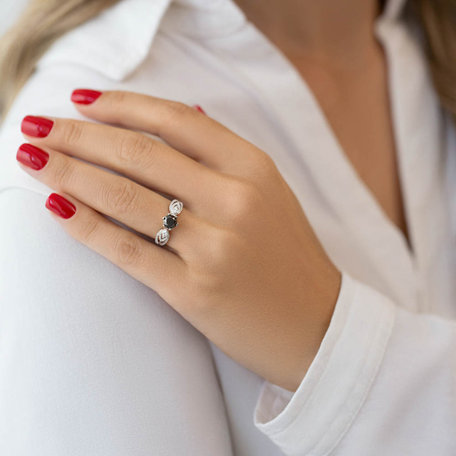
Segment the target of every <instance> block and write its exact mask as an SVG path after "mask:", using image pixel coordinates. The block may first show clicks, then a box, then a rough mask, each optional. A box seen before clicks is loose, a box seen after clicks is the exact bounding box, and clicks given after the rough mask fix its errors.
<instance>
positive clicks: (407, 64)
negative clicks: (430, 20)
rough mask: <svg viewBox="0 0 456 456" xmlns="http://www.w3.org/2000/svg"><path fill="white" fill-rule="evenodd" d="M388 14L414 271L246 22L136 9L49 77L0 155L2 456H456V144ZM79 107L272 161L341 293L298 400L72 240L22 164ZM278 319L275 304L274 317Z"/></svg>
mask: <svg viewBox="0 0 456 456" xmlns="http://www.w3.org/2000/svg"><path fill="white" fill-rule="evenodd" d="M403 3H404V2H403V1H402V0H389V1H388V4H387V8H386V10H385V12H384V13H383V14H382V16H381V17H379V18H378V19H377V22H376V33H377V36H378V38H379V40H380V42H381V43H382V45H383V46H384V48H385V51H386V56H387V64H388V70H389V73H388V74H389V87H390V94H391V110H392V120H393V126H394V134H395V139H396V145H397V151H398V163H399V173H400V180H401V185H402V189H403V194H404V203H405V212H406V217H407V222H408V227H409V230H410V236H411V242H412V246H413V251H411V250H410V249H409V248H408V246H407V242H406V240H405V238H404V236H403V234H402V232H401V231H400V230H399V229H398V228H397V227H396V226H395V225H394V224H393V223H392V222H391V221H390V220H389V219H388V218H387V217H386V215H385V213H384V211H383V210H382V208H381V207H380V206H379V204H378V203H377V201H376V200H375V198H374V196H373V194H372V193H371V192H370V191H369V189H368V187H367V186H366V185H365V184H364V183H363V182H362V181H361V180H360V178H359V177H358V175H357V173H356V172H355V170H354V168H353V166H352V165H351V164H350V162H349V160H348V159H347V158H346V156H345V155H344V153H343V151H342V149H341V147H340V144H339V143H338V142H337V139H336V137H335V135H334V133H333V132H332V131H331V129H330V127H329V124H328V122H327V121H326V119H325V117H324V115H323V113H322V110H321V109H320V107H319V105H318V103H317V101H316V99H315V98H314V96H313V94H312V92H311V91H310V89H309V87H308V86H307V85H306V83H305V81H304V80H303V78H302V77H301V76H300V75H299V73H298V72H297V70H296V69H295V68H294V67H293V66H292V65H291V63H290V62H289V61H288V60H287V59H286V58H285V56H284V55H283V54H282V53H281V51H280V50H279V49H277V48H276V47H275V46H274V45H273V44H272V43H271V42H270V41H269V40H268V39H267V38H266V37H265V36H264V35H263V34H262V33H261V32H260V31H259V30H258V29H256V28H255V27H254V26H253V24H252V23H250V22H249V21H248V20H247V19H246V17H245V15H244V14H243V12H242V11H241V10H240V9H239V8H238V7H237V6H236V4H235V3H234V2H233V1H232V0H210V1H209V0H174V1H171V0H154V1H152V0H123V1H121V2H120V3H119V4H117V5H116V6H114V7H112V8H110V9H109V10H107V11H105V12H104V13H103V14H102V15H100V16H99V17H97V18H95V19H93V20H91V21H89V22H87V23H85V24H84V25H82V26H80V27H78V28H77V29H75V30H74V31H71V32H70V33H68V34H67V35H66V36H65V37H63V38H61V39H60V40H59V41H58V42H57V43H55V44H54V45H53V46H52V48H51V49H50V50H49V51H48V52H47V53H46V54H45V56H44V57H43V58H42V59H41V60H40V62H39V66H38V70H37V71H36V72H35V74H34V75H33V76H32V77H31V78H30V80H29V81H28V83H27V84H26V86H25V87H24V88H23V90H22V91H21V93H20V94H19V96H18V98H17V99H16V101H15V104H14V106H13V107H12V109H11V111H10V112H9V114H8V116H7V119H6V120H5V122H4V124H3V126H2V130H1V133H0V144H1V149H0V157H1V159H2V166H1V167H0V211H1V213H2V214H4V215H3V216H2V218H1V221H0V254H1V261H0V454H2V455H5V456H10V455H11V456H29V455H33V456H41V455H43V456H44V455H46V456H54V455H55V456H57V455H59V456H60V455H63V454H65V455H68V456H73V455H87V456H90V455H97V456H98V455H100V456H101V455H103V456H108V455H109V456H113V455H115V456H117V455H118V456H120V455H122V456H125V455H127V454H128V455H129V456H146V455H152V454H153V455H183V454H185V455H217V456H224V455H236V456H247V455H248V456H255V455H259V456H274V455H281V454H287V455H312V456H323V455H329V454H331V455H337V456H357V455H378V456H385V455H388V456H395V455H412V454H413V455H414V456H417V455H430V454H432V455H439V456H440V455H454V454H456V433H455V429H456V356H455V353H454V352H455V349H456V320H455V319H456V286H455V284H456V281H455V280H454V279H455V277H456V249H455V247H456V245H455V235H456V207H455V203H454V197H453V195H454V194H455V190H456V135H455V129H454V127H453V125H452V124H451V123H450V122H449V118H448V116H447V115H446V114H445V113H443V112H442V110H441V109H440V107H439V104H438V99H437V97H436V94H435V91H434V89H433V86H432V84H431V80H430V76H429V72H428V68H427V65H426V61H425V58H424V55H423V51H422V49H421V46H420V44H419V41H418V39H417V38H416V37H415V34H414V33H413V31H412V29H411V28H410V27H409V26H408V25H406V22H405V21H404V20H403V19H402V16H401V12H402V11H403V7H404V5H403ZM77 87H89V88H94V89H100V90H107V89H125V90H134V91H137V92H142V93H146V94H152V95H155V96H160V97H163V98H169V99H175V100H179V101H182V102H185V103H188V104H195V103H198V104H200V105H201V106H202V107H203V108H204V110H205V111H206V112H207V114H208V115H210V116H212V117H214V118H216V119H217V120H219V121H220V122H222V123H223V124H225V125H226V126H227V127H229V128H231V129H232V130H233V131H235V132H236V133H237V134H239V135H240V136H242V137H244V138H246V139H248V140H249V141H251V142H253V143H255V144H256V145H257V146H259V147H260V148H262V149H263V150H264V151H266V152H267V153H269V154H270V155H271V156H272V157H273V159H274V161H275V162H276V164H277V166H278V168H279V170H280V171H281V173H282V174H283V176H284V177H285V179H286V180H287V182H288V183H289V185H290V187H291V188H292V190H293V191H294V192H295V194H296V195H297V197H298V199H299V201H300V202H301V204H302V206H303V208H304V210H305V212H306V214H307V216H308V218H309V220H310V223H311V224H312V226H313V228H314V229H315V232H316V234H317V236H318V237H319V239H320V241H321V242H322V244H323V246H324V248H325V249H326V251H327V252H328V254H329V256H330V258H331V259H332V261H333V262H334V263H335V264H336V266H337V267H338V268H339V269H340V270H341V271H343V282H342V288H341V292H340V295H339V297H338V300H337V304H336V308H335V312H334V315H333V318H332V320H331V324H330V327H329V329H328V331H327V333H326V335H325V338H324V340H323V342H322V344H321V347H320V349H319V351H318V353H317V356H316V357H315V359H314V361H313V363H312V365H311V366H310V369H309V370H308V372H307V374H306V375H305V377H304V378H303V379H302V382H301V384H300V386H299V388H298V389H297V391H296V392H295V393H291V392H290V391H287V390H285V389H283V388H280V387H278V386H277V385H273V384H271V383H269V382H266V381H265V380H264V379H262V378H261V377H259V376H258V375H256V374H254V373H253V372H251V371H249V370H248V369H246V368H244V367H243V366H241V365H239V364H238V363H236V362H235V361H233V360H231V359H230V358H229V357H228V356H226V355H225V354H223V353H222V352H221V351H220V350H219V349H218V348H217V347H215V346H214V345H213V344H212V343H210V342H208V341H207V339H205V338H204V337H203V336H202V335H201V334H200V333H199V332H198V331H196V330H195V329H194V328H193V327H192V326H191V325H190V324H188V323H187V322H186V321H185V320H183V319H182V318H181V317H180V316H179V315H178V314H177V313H176V312H174V311H173V310H172V309H171V308H170V306H168V305H167V304H166V303H165V302H164V301H163V300H162V299H161V298H160V297H159V296H158V295H157V294H156V293H155V292H154V291H153V290H151V289H149V288H147V287H145V286H144V285H142V284H141V283H139V282H137V281H136V280H134V279H132V278H131V277H129V276H128V275H127V274H126V273H124V272H123V271H122V270H120V268H117V267H116V266H114V265H113V264H112V263H110V262H109V261H108V260H106V259H104V258H103V257H101V256H99V255H98V254H96V253H95V252H93V251H91V250H90V249H88V248H87V247H85V246H83V245H82V244H80V243H78V242H77V241H75V240H74V239H72V238H70V237H69V236H68V235H66V233H65V232H63V230H61V228H60V226H58V225H57V224H56V223H55V222H54V220H53V219H52V218H51V217H50V216H49V214H47V212H46V209H45V208H44V201H45V199H46V197H47V195H48V194H49V193H50V191H51V190H52V189H50V188H48V187H46V186H45V185H44V184H42V183H40V182H38V181H36V180H34V179H33V178H31V177H30V176H29V175H27V174H26V173H24V172H23V171H22V170H21V169H20V168H19V166H18V165H17V163H16V159H15V153H16V149H17V147H18V146H19V145H20V143H21V142H22V141H23V140H22V136H21V134H20V132H19V125H20V121H21V119H22V117H23V116H24V115H26V114H41V115H52V116H66V117H73V118H81V116H80V115H79V114H78V113H77V112H76V111H75V110H74V108H73V107H72V105H71V103H70V101H69V96H70V93H71V90H72V89H74V88H77ZM277 305H281V303H277Z"/></svg>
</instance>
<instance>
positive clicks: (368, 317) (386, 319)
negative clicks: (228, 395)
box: [254, 273, 456, 456]
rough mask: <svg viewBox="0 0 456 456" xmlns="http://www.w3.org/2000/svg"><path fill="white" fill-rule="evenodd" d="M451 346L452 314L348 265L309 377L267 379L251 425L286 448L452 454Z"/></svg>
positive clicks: (455, 327)
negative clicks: (372, 281) (393, 295)
mask: <svg viewBox="0 0 456 456" xmlns="http://www.w3.org/2000/svg"><path fill="white" fill-rule="evenodd" d="M455 349H456V322H455V321H453V320H446V319H444V318H442V317H438V316H435V315H431V314H417V313H412V312H410V311H407V310H404V309H402V308H400V307H398V306H397V305H396V304H395V303H394V302H392V301H391V300H390V299H389V298H388V297H386V296H384V295H383V294H381V293H379V292H378V291H376V290H374V289H373V288H371V287H369V286H367V285H365V284H363V283H361V282H359V281H358V280H356V279H354V278H353V277H351V276H350V275H349V274H346V273H344V274H343V277H342V285H341V290H340V293H339V297H338V300H337V303H336V306H335V310H334V314H333V317H332V319H331V322H330V325H329V328H328V331H327V332H326V334H325V337H324V339H323V341H322V343H321V345H320V348H319V351H318V353H317V355H316V357H315V358H314V360H313V362H312V364H311V366H310V367H309V369H308V371H307V373H306V375H305V377H304V378H303V379H302V381H301V383H300V385H299V387H298V388H297V390H296V391H295V392H290V391H288V390H286V389H283V388H281V387H279V386H278V385H275V384H272V383H270V382H268V381H264V383H263V385H262V388H261V390H260V394H259V397H258V399H257V403H256V407H255V411H254V424H255V426H256V427H257V428H258V429H259V430H260V431H262V432H263V433H264V434H266V435H267V436H268V437H269V438H270V439H271V440H272V441H273V442H275V443H276V444H277V445H278V446H279V447H280V448H281V450H282V451H283V452H284V453H285V454H286V455H290V456H291V455H312V456H317V455H318V456H320V455H329V454H337V455H347V456H348V455H361V454H369V455H371V456H372V455H379V456H380V455H382V456H384V455H389V456H391V455H404V454H413V455H414V456H417V455H423V456H424V455H429V454H435V455H454V454H456V434H455V429H456V357H455V355H454V351H455ZM333 452H334V453H333Z"/></svg>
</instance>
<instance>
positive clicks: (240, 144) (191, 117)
mask: <svg viewBox="0 0 456 456" xmlns="http://www.w3.org/2000/svg"><path fill="white" fill-rule="evenodd" d="M71 98H72V101H73V102H74V103H75V106H76V107H77V109H78V110H79V111H80V112H81V113H82V114H84V115H85V116H87V117H90V118H92V119H95V120H98V121H100V122H106V123H111V124H116V125H120V126H123V127H127V128H130V129H135V130H141V131H144V132H147V133H151V134H153V135H156V136H159V137H160V138H162V139H163V140H165V141H166V142H167V143H168V144H170V145H171V146H172V147H174V148H175V149H177V150H179V151H181V152H182V153H184V154H186V155H188V156H190V157H192V158H193V159H195V160H198V161H200V162H203V163H204V164H206V165H208V166H209V167H210V168H213V169H215V170H218V171H221V172H226V173H229V174H239V173H241V171H242V170H243V169H244V168H243V165H246V161H247V160H249V159H250V158H249V155H250V153H252V154H253V153H254V148H255V146H254V145H253V144H251V143H249V142H248V141H246V140H244V139H242V138H241V137H239V136H237V135H236V134H235V133H233V132H232V131H231V130H229V129H228V128H226V127H225V126H224V125H222V124H221V123H219V122H217V121H216V120H214V119H212V118H210V117H208V116H206V115H204V114H202V113H201V112H199V111H198V110H196V109H194V108H192V107H190V106H189V105H186V104H185V103H181V102H179V101H173V100H167V99H164V98H158V97H154V96H151V95H143V94H139V93H135V92H126V91H105V92H98V91H93V90H87V89H78V90H75V91H74V92H73V94H72V97H71ZM241 174H242V173H241Z"/></svg>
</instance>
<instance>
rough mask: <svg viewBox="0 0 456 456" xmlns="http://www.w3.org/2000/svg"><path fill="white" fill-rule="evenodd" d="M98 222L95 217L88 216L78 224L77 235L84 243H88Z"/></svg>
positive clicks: (97, 226) (96, 229)
mask: <svg viewBox="0 0 456 456" xmlns="http://www.w3.org/2000/svg"><path fill="white" fill-rule="evenodd" d="M99 226H100V224H99V222H98V220H97V219H96V218H95V217H89V218H88V219H87V220H85V221H84V223H82V224H81V225H80V226H79V230H78V237H79V239H80V240H81V241H82V242H83V243H84V244H90V243H91V241H92V239H93V237H94V236H95V235H96V232H97V231H98V228H99Z"/></svg>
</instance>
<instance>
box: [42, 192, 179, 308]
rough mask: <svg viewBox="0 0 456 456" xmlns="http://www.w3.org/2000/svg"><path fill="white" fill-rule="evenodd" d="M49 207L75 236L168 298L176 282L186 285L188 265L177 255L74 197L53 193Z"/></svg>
mask: <svg viewBox="0 0 456 456" xmlns="http://www.w3.org/2000/svg"><path fill="white" fill-rule="evenodd" d="M46 207H47V208H48V209H49V210H50V211H51V213H53V215H54V217H55V218H56V220H58V221H59V223H61V224H62V226H63V228H64V229H65V231H67V233H68V234H70V235H71V236H72V237H73V238H75V239H76V240H78V241H79V242H81V243H83V244H85V245H86V246H87V247H89V248H90V249H92V250H94V251H96V252H98V253H99V254H101V255H103V256H104V257H105V258H107V259H108V260H109V261H111V262H112V263H114V264H115V265H117V266H119V267H120V268H121V269H123V270H124V271H125V272H126V273H127V274H130V275H131V276H132V277H134V278H135V279H137V280H139V281H140V282H142V283H144V284H145V285H146V286H148V287H150V288H153V289H154V290H155V291H157V293H159V294H160V296H162V297H163V298H164V299H166V298H167V297H170V293H172V292H173V288H172V287H175V284H176V283H180V284H182V286H183V285H184V283H185V280H186V272H187V271H186V266H185V263H184V262H183V261H182V260H181V259H180V258H179V257H178V256H177V255H174V254H173V253H171V252H170V251H168V250H166V249H164V248H162V247H159V246H157V245H155V244H152V243H150V242H148V241H147V240H145V239H142V238H141V237H140V236H137V235H136V234H134V233H132V232H130V231H128V230H126V229H124V228H122V227H120V226H118V225H116V224H115V223H113V222H111V221H110V220H108V219H107V218H106V217H103V216H102V215H101V214H99V213H98V212H96V211H95V210H93V209H92V208H90V207H89V206H87V205H85V204H84V203H82V202H81V201H79V200H78V199H76V198H74V197H73V196H71V195H68V194H66V193H62V194H61V195H58V194H55V193H52V194H51V195H50V196H49V197H48V199H47V200H46ZM171 278H172V283H171Z"/></svg>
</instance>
